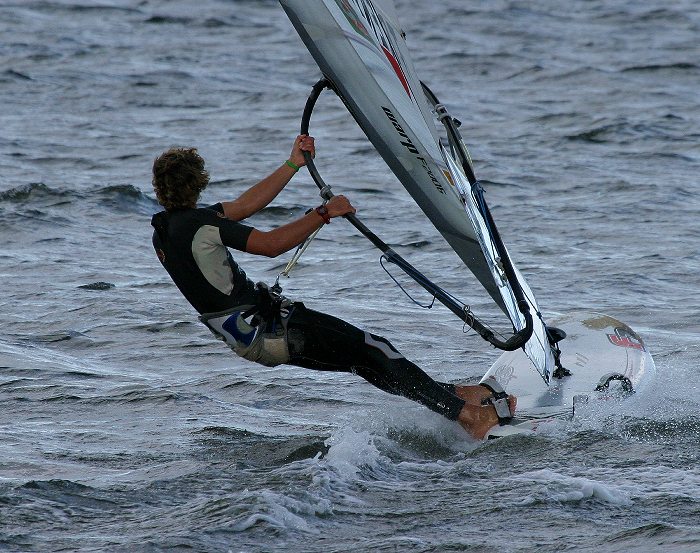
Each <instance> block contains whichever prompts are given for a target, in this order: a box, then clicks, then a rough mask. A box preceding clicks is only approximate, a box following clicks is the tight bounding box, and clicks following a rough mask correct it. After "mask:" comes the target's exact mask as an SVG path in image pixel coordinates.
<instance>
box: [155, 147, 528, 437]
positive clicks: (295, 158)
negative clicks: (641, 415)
mask: <svg viewBox="0 0 700 553" xmlns="http://www.w3.org/2000/svg"><path fill="white" fill-rule="evenodd" d="M304 151H306V152H309V153H311V154H312V155H313V154H314V139H313V138H312V137H310V136H306V135H300V136H298V137H297V138H296V140H295V141H294V145H293V148H292V152H291V155H290V157H289V159H287V160H286V161H285V162H284V163H283V164H281V166H280V167H279V168H277V169H276V170H275V171H274V172H273V173H272V174H270V175H269V176H267V177H266V178H264V179H263V180H261V181H260V182H258V183H257V184H255V185H253V186H252V187H250V188H249V189H248V190H246V191H245V192H244V193H243V194H241V195H240V196H239V197H238V198H237V199H235V200H232V201H224V202H220V203H217V204H214V205H210V206H206V207H197V201H198V200H199V196H200V194H201V192H202V191H203V190H204V189H205V188H206V186H207V185H208V183H209V174H208V172H207V170H206V169H205V166H204V165H205V163H204V160H203V159H202V157H201V156H200V155H199V154H198V153H197V150H196V149H195V148H171V149H169V150H167V151H166V152H164V153H163V154H161V155H160V156H158V157H157V158H156V160H155V162H154V164H153V187H154V190H155V193H156V197H157V199H158V202H159V203H160V204H161V205H162V206H163V207H164V208H165V210H164V211H161V212H160V213H157V214H155V215H154V216H153V219H152V221H151V224H152V225H153V227H154V228H155V231H154V233H153V246H154V248H155V250H156V253H157V255H158V259H159V260H160V262H161V264H162V265H163V267H164V268H165V269H166V270H167V271H168V273H169V274H170V276H171V278H172V279H173V281H174V282H175V284H176V286H177V287H178V288H179V290H180V291H181V292H182V294H183V295H184V296H185V298H186V299H187V301H189V302H190V304H191V305H192V306H193V307H194V309H196V310H197V312H198V313H199V314H200V320H201V321H202V322H203V323H204V324H205V325H207V326H208V327H209V329H210V330H211V331H212V332H213V333H214V334H215V335H216V336H217V337H218V338H220V339H222V340H224V341H225V342H226V343H227V344H228V345H229V346H230V347H231V348H232V349H233V350H234V351H235V352H236V353H237V354H238V355H239V356H241V357H243V358H245V359H248V360H250V361H254V362H256V363H260V364H262V365H265V366H270V367H274V366H277V365H282V364H287V365H294V366H297V367H304V368H308V369H315V370H322V371H337V372H350V373H355V374H357V375H359V376H361V377H362V378H364V379H365V380H366V381H368V382H369V383H370V384H372V385H374V386H376V387H377V388H379V389H381V390H383V391H385V392H388V393H391V394H395V395H400V396H403V397H406V398H408V399H411V400H413V401H417V402H419V403H421V404H423V405H425V406H426V407H428V408H429V409H431V410H432V411H435V412H436V413H439V414H441V415H443V416H445V417H447V418H448V419H450V420H454V421H457V422H458V423H459V424H460V425H461V426H462V427H463V428H464V429H465V430H467V432H469V433H470V434H471V435H472V436H473V437H475V438H477V439H482V438H483V437H484V436H485V435H486V433H487V432H488V430H489V429H490V428H492V427H493V426H495V425H497V424H499V422H500V423H505V422H507V421H509V420H510V417H511V416H512V412H513V411H514V409H515V398H514V397H512V396H507V395H506V394H505V393H504V392H503V390H502V389H501V388H500V387H499V386H498V384H497V383H496V382H495V381H494V382H493V385H489V386H486V385H480V386H455V385H452V384H446V383H442V382H437V381H435V380H433V379H432V378H430V376H428V375H427V374H426V373H425V372H424V371H423V370H421V369H420V368H419V367H418V366H417V365H415V364H414V363H412V362H411V361H409V360H408V359H406V358H405V357H404V356H403V355H401V354H400V353H399V351H398V350H397V349H396V348H395V347H394V346H393V345H392V344H391V343H390V342H389V341H388V340H387V339H386V338H383V337H381V336H377V335H375V334H372V333H369V332H366V331H364V330H360V329H359V328H357V327H355V326H353V325H351V324H349V323H347V322H345V321H343V320H341V319H338V318H336V317H332V316H330V315H327V314H324V313H321V312H318V311H315V310H312V309H309V308H307V307H306V306H305V305H304V304H303V303H301V302H298V301H290V300H288V299H287V298H284V297H282V296H279V295H278V294H276V293H274V291H271V290H270V289H268V288H267V287H266V286H265V285H262V284H260V283H259V284H257V285H256V284H254V283H253V282H252V281H251V280H250V279H249V278H248V277H247V276H246V274H245V272H244V271H243V269H242V268H241V267H240V266H239V264H238V263H237V261H236V260H235V259H234V258H233V256H232V255H231V252H230V251H229V248H232V249H234V250H239V251H242V252H247V253H251V254H254V255H263V256H267V257H276V256H278V255H280V254H282V253H284V252H286V251H289V250H291V249H292V248H294V247H296V246H298V245H299V244H301V243H302V242H304V240H306V238H308V237H309V236H310V235H311V234H312V233H313V232H315V231H316V230H317V229H319V228H320V227H321V226H323V225H324V224H328V223H330V221H331V219H333V218H336V217H342V216H344V215H346V214H348V213H355V208H354V207H353V206H352V204H351V203H350V201H349V200H348V199H347V198H346V197H344V196H334V197H333V198H332V199H331V200H330V201H329V202H328V203H326V204H325V205H322V206H319V207H317V208H316V209H314V210H309V212H307V213H306V214H305V215H304V216H302V217H299V218H298V219H296V220H295V221H292V222H291V223H288V224H286V225H283V226H281V227H279V228H276V229H273V230H271V231H260V230H257V229H255V228H254V227H251V226H249V225H246V224H244V223H242V222H241V221H244V220H245V219H247V218H248V217H250V216H251V215H253V214H255V213H257V212H258V211H260V210H261V209H263V208H265V207H266V206H267V205H268V204H269V203H270V202H271V201H272V200H274V199H275V198H276V197H277V195H278V194H279V193H280V192H282V190H283V189H284V187H285V186H286V185H287V183H288V182H290V180H291V178H292V177H293V176H294V174H295V173H296V172H297V171H298V170H299V168H300V167H302V166H304V165H305V160H304V154H303V152H304Z"/></svg>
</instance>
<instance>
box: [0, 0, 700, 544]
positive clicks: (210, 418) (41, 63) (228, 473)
mask: <svg viewBox="0 0 700 553" xmlns="http://www.w3.org/2000/svg"><path fill="white" fill-rule="evenodd" d="M397 4H398V6H399V8H400V12H401V15H402V22H403V24H404V26H405V28H406V31H407V33H408V40H409V45H410V47H411V49H412V51H413V53H414V57H415V61H416V63H417V66H418V67H419V69H420V73H421V77H422V78H423V80H425V81H426V82H427V83H429V84H430V86H431V87H432V88H433V89H434V90H435V91H436V92H437V93H438V94H439V95H440V97H441V99H442V100H443V101H444V102H445V103H447V105H448V106H449V107H450V110H451V111H452V112H453V113H454V114H455V115H457V116H459V117H460V119H461V120H462V121H463V122H464V125H463V127H462V130H463V132H464V134H465V138H466V140H467V141H468V143H469V144H470V145H471V153H472V155H473V157H474V159H475V164H476V169H477V173H478V175H479V176H480V177H481V178H482V180H483V181H484V183H485V186H486V188H487V194H488V196H487V198H488V200H489V202H490V204H491V207H492V211H493V212H494V215H495V217H496V219H497V221H498V224H499V228H500V230H501V232H502V234H503V235H504V237H505V240H506V242H507V244H508V246H509V249H510V251H511V253H512V255H513V257H514V258H515V260H516V261H517V262H518V264H519V266H520V269H521V270H522V271H523V273H525V274H526V275H527V277H528V279H529V281H530V284H531V286H532V288H533V289H534V290H535V291H536V293H537V294H538V296H539V300H540V305H541V307H542V309H543V311H544V313H545V315H556V314H559V313H566V312H567V311H570V310H572V309H581V308H583V309H593V310H597V311H601V312H605V313H608V314H610V315H613V316H616V317H618V318H620V319H622V320H624V321H625V322H627V323H628V324H630V325H631V326H632V327H633V328H635V329H636V330H637V331H639V332H640V333H641V334H642V335H643V336H644V337H645V339H646V340H647V343H648V345H649V347H650V349H651V351H652V354H653V355H654V358H655V361H656V365H657V368H658V376H657V379H656V380H655V381H654V382H653V383H652V384H651V386H650V388H649V389H648V390H647V391H646V392H645V393H643V394H638V395H637V397H635V398H633V399H632V400H629V401H628V402H625V403H611V404H610V405H606V406H605V409H604V410H600V411H596V412H593V413H588V414H587V415H586V416H585V417H583V418H581V419H579V420H576V421H571V422H562V423H561V424H557V425H552V426H550V427H548V428H546V429H544V430H543V431H541V432H539V433H537V434H536V435H533V436H528V437H521V438H514V439H507V440H499V441H496V442H492V443H488V444H477V443H474V442H471V441H470V440H469V439H467V438H465V436H464V434H463V433H462V432H461V430H460V429H459V428H457V427H455V425H453V424H451V423H449V422H447V421H445V420H443V419H441V418H440V417H438V416H437V415H434V414H432V413H430V412H429V411H427V410H426V409H424V408H422V407H420V406H418V405H414V404H412V403H410V402H408V401H407V400H402V399H400V398H394V397H389V396H386V395H385V394H382V393H381V392H379V391H376V390H375V389H373V388H371V387H370V386H369V385H368V384H365V383H364V382H363V381H360V380H358V379H357V378H355V377H352V376H350V375H340V376H339V375H332V374H330V375H329V374H320V373H315V372H312V371H305V370H302V369H296V368H292V367H279V368H274V369H268V368H262V367H257V366H254V365H252V364H250V363H248V362H246V361H244V360H242V359H238V358H236V357H235V356H233V355H232V354H231V353H230V352H229V351H228V350H227V349H226V348H225V347H224V346H223V345H222V344H221V343H220V342H217V341H215V340H213V339H212V337H211V336H210V335H209V333H208V331H207V330H206V329H205V328H204V327H202V326H201V325H200V324H199V323H197V321H196V317H195V314H194V312H193V311H192V309H191V308H190V307H189V306H188V305H187V303H186V302H185V300H184V299H183V298H182V297H181V296H180V295H179V293H178V291H177V290H176V288H175V287H174V285H173V284H172V283H171V282H170V280H169V278H168V276H167V275H166V274H165V273H164V272H163V270H162V268H161V267H160V265H159V263H158V261H157V259H156V258H155V256H154V254H153V252H152V249H151V246H150V234H151V228H150V225H149V221H150V215H151V214H152V213H153V212H155V211H156V210H158V205H157V203H156V202H155V199H154V196H153V193H152V191H151V189H150V166H151V162H152V159H153V158H154V157H155V156H156V155H157V154H159V153H160V152H161V151H163V150H164V149H165V148H167V147H169V146H171V145H174V144H179V145H194V146H197V147H198V148H199V149H200V151H201V153H202V154H203V155H204V156H205V157H206V158H207V160H208V165H209V168H210V172H211V174H212V177H213V178H212V181H213V182H212V184H211V186H210V188H209V189H208V190H207V191H206V193H205V197H204V201H207V202H212V203H213V202H215V201H217V200H221V199H229V198H233V197H235V196H236V194H238V193H240V192H241V191H243V190H244V189H245V187H246V186H247V185H250V184H251V183H253V182H255V180H256V179H258V178H260V177H262V176H264V175H265V174H267V172H269V171H271V170H272V169H274V168H275V167H277V165H278V164H279V163H280V162H282V161H283V160H284V159H286V157H287V155H288V150H289V148H290V146H291V142H292V139H293V137H294V136H295V134H296V133H297V132H298V125H299V117H300V115H301V110H302V108H303V105H304V102H305V98H306V95H307V94H308V91H309V89H310V86H311V84H313V82H315V80H316V79H317V78H318V77H319V73H318V70H317V68H316V66H315V65H314V63H313V61H312V60H311V57H310V56H309V55H308V53H307V52H306V50H305V48H304V47H303V46H302V44H301V42H300V40H299V39H298V38H297V36H296V34H295V33H294V31H293V29H292V27H291V24H290V23H289V22H288V21H287V19H286V17H285V15H284V13H283V11H282V9H281V8H280V7H279V5H278V4H277V3H276V2H274V1H272V0H269V1H268V0H260V1H256V0H236V1H223V0H201V1H200V2H197V3H194V2H186V1H184V0H177V1H165V0H158V1H156V0H143V1H142V0H123V1H120V2H117V1H115V0H99V1H94V2H88V1H86V0H74V1H56V0H42V1H35V0H22V1H20V0H17V1H15V2H12V1H9V2H8V1H5V2H2V3H0V37H1V38H0V60H1V63H0V105H1V106H2V112H1V113H2V114H1V115H0V233H1V236H2V239H3V248H2V249H1V250H0V275H1V280H0V283H1V284H0V290H1V291H2V293H1V294H0V306H1V309H2V311H1V312H2V318H1V319H0V368H1V371H0V405H1V406H2V408H1V409H0V550H3V551H37V552H45V551H205V552H219V551H221V552H228V551H232V552H268V551H292V552H297V551H299V552H307V551H309V552H311V551H314V552H315V551H318V552H320V551H323V552H345V551H353V552H356V551H387V552H389V551H392V552H393V551H397V552H404V551H405V552H432V551H435V552H443V551H471V552H497V551H498V552H531V551H537V552H554V551H583V552H588V551H590V552H593V551H595V552H596V553H606V552H627V551H641V552H648V551H664V552H665V551H671V552H699V551H700V467H699V466H698V461H699V458H700V453H699V447H698V443H699V441H700V423H699V422H698V413H699V411H700V401H699V400H698V397H697V395H698V391H699V389H698V384H697V381H698V374H699V371H698V368H697V365H698V360H699V359H700V346H699V342H700V339H699V338H700V306H699V303H700V302H699V301H698V298H699V297H700V296H699V295H698V289H699V287H700V252H699V250H700V200H699V199H698V191H699V188H700V187H699V185H698V176H697V175H698V174H699V173H700V146H699V145H698V143H699V141H700V102H699V100H700V96H699V93H698V90H699V88H700V5H699V4H698V3H697V2H694V1H690V0H680V1H677V2H673V3H669V2H660V1H658V0H651V1H649V2H643V3H639V2H632V1H630V0H609V1H605V2H604V1H601V0H592V1H587V2H574V3H572V2H556V1H550V2H542V1H533V2H506V1H496V2H488V3H479V2H465V1H464V0H446V1H444V2H428V1H422V0H421V1H418V0H416V1H414V2H408V1H406V0H399V1H398V2H397ZM312 130H313V133H314V134H315V135H316V136H317V143H318V157H317V162H318V164H319V166H320V167H321V169H322V171H323V173H324V175H326V177H327V179H328V180H329V181H330V182H331V183H333V184H334V188H335V190H336V192H342V193H346V194H347V195H348V196H349V197H351V199H352V200H353V201H354V203H355V204H356V205H357V207H358V209H359V214H360V215H361V216H362V218H363V220H364V221H365V222H366V223H367V224H368V225H369V226H370V227H371V228H373V229H374V230H375V231H376V232H377V233H378V234H379V235H381V236H383V237H384V238H385V239H386V240H387V241H388V242H390V243H391V244H393V245H395V246H396V247H397V248H398V249H399V250H400V251H401V253H403V254H404V255H406V256H407V257H409V258H410V259H411V260H413V261H414V262H415V264H416V265H417V266H419V267H422V268H424V269H425V270H426V272H427V273H429V274H430V275H431V276H433V277H435V278H437V279H439V280H440V282H442V283H444V284H445V285H446V287H448V288H450V289H452V290H455V291H458V292H459V295H460V296H462V297H464V299H465V300H466V301H468V302H470V303H471V305H472V306H473V307H474V308H475V310H477V311H487V309H488V307H487V303H486V298H485V297H484V295H483V294H479V293H478V288H477V287H475V286H474V281H473V279H472V278H471V277H469V276H468V275H465V271H464V270H463V269H462V268H461V266H460V263H459V261H458V260H457V258H456V256H454V255H453V254H452V253H451V252H450V251H449V249H448V247H447V246H446V245H445V244H444V242H442V240H441V239H440V238H439V236H438V235H437V233H436V232H435V231H434V230H431V228H430V227H429V225H428V224H427V223H426V222H425V219H424V217H423V216H422V215H421V214H420V212H419V211H418V209H417V208H416V207H415V205H414V204H413V202H412V200H411V199H410V198H409V197H408V196H407V194H406V193H405V192H404V191H403V189H402V188H401V187H400V185H399V184H398V183H397V182H396V181H395V179H394V178H393V177H392V176H391V174H390V173H389V171H388V170H387V168H386V166H385V165H384V164H383V162H382V161H381V159H380V158H379V157H378V156H377V155H376V154H375V153H374V152H373V150H372V149H371V147H369V144H368V142H367V141H366V140H365V139H364V138H363V136H362V135H361V133H360V132H359V130H358V129H357V128H356V125H355V123H354V122H353V120H352V119H351V118H350V117H349V116H348V115H347V113H346V112H345V111H344V109H343V107H342V105H341V104H340V102H339V101H338V100H336V99H333V98H331V97H330V95H329V96H328V97H326V96H324V97H323V98H322V100H321V101H320V103H319V107H318V108H317V113H316V114H315V116H314V120H313V122H312ZM317 202H318V199H317V196H316V192H315V187H314V186H313V184H312V183H311V181H310V179H309V178H308V176H306V175H304V174H301V173H300V175H299V176H297V177H296V179H295V181H294V183H293V184H292V185H290V187H289V189H288V190H287V191H285V193H284V194H283V195H282V196H281V197H280V198H279V199H278V200H277V201H276V202H275V204H274V207H270V208H269V209H267V210H265V212H264V213H263V214H262V216H259V217H257V218H256V219H254V220H253V221H251V222H252V223H253V224H256V225H259V226H260V228H270V227H272V226H275V225H279V224H283V223H285V222H287V221H289V220H290V219H291V218H292V217H294V216H296V215H299V214H301V213H303V211H304V210H305V209H306V208H307V207H310V206H314V205H316V204H317ZM377 259H378V254H377V252H376V251H374V250H373V249H372V247H371V246H370V245H369V244H368V243H367V242H366V241H365V240H364V238H362V237H360V236H358V235H357V233H356V232H355V231H354V230H353V229H352V228H351V227H350V226H349V225H347V224H344V223H342V222H339V223H337V224H335V223H334V224H333V225H331V226H329V227H328V228H326V229H324V231H323V232H322V234H321V235H320V237H319V238H318V239H317V241H316V242H315V243H314V244H313V246H312V247H311V248H310V250H309V251H308V252H307V254H306V255H305V257H304V258H303V260H302V262H301V264H300V265H299V267H298V268H297V269H296V270H295V272H294V273H293V274H292V278H291V279H289V280H286V281H285V282H284V284H285V289H286V292H287V294H288V295H290V296H291V297H294V298H297V299H303V300H304V301H305V302H306V303H307V305H309V306H311V307H314V308H317V309H321V310H325V311H328V312H331V313H334V314H337V315H339V316H342V317H344V318H347V319H349V320H351V321H354V322H356V323H358V324H360V325H362V326H364V327H366V328H367V329H369V330H372V331H374V332H377V333H380V334H383V335H385V336H387V337H388V338H390V339H391V340H392V341H393V342H394V343H395V345H396V346H397V347H399V348H400V349H401V350H402V351H403V353H404V354H405V355H406V356H407V357H409V358H411V359H414V360H415V361H416V362H418V363H419V364H420V365H421V366H423V367H425V368H426V370H427V371H428V372H430V373H431V374H433V375H435V376H436V377H438V378H440V379H442V380H446V381H452V382H455V381H459V380H463V379H465V378H473V377H477V376H479V375H480V374H481V373H483V372H484V371H485V370H486V368H488V366H489V364H490V363H491V362H493V360H494V359H495V358H496V356H497V353H496V352H495V351H494V350H492V349H490V348H488V347H485V346H484V345H483V343H482V342H480V341H478V340H477V339H476V338H475V337H474V336H471V335H468V334H464V333H463V331H462V327H461V325H460V324H456V323H455V322H454V320H453V318H451V316H450V315H449V313H447V311H446V310H444V309H441V308H436V309H433V310H431V311H423V310H420V309H419V308H417V307H415V306H413V305H412V304H411V303H410V302H409V301H408V300H407V299H405V298H404V296H403V295H402V294H401V292H400V291H399V290H397V289H396V288H395V286H394V284H393V283H392V282H391V280H390V279H389V278H388V277H386V275H385V274H384V272H383V271H382V269H381V267H380V266H379V264H378V262H377ZM239 260H240V261H241V262H242V263H243V265H244V266H245V268H246V269H247V271H248V272H249V274H250V275H251V276H252V277H253V278H255V279H256V280H266V281H268V282H272V281H273V280H274V277H275V275H276V274H277V272H278V271H279V270H280V269H281V267H282V266H283V264H284V263H285V262H286V257H285V259H279V260H268V259H262V258H260V259H256V258H254V257H252V256H247V255H244V254H239ZM418 296H420V293H418Z"/></svg>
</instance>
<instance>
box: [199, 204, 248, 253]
mask: <svg viewBox="0 0 700 553" xmlns="http://www.w3.org/2000/svg"><path fill="white" fill-rule="evenodd" d="M200 212H202V213H205V214H206V215H205V217H206V219H207V221H202V222H203V223H205V224H208V225H214V226H216V227H217V228H218V229H219V235H220V236H221V242H222V243H223V245H224V246H227V247H229V248H233V249H234V250H240V251H242V252H244V251H246V245H247V244H248V237H249V236H250V233H251V232H252V231H253V227H250V226H248V225H243V224H241V223H239V222H238V221H232V220H231V219H227V218H226V217H225V216H224V208H223V206H222V205H221V204H220V203H219V204H214V205H213V206H209V207H208V208H206V209H204V210H200Z"/></svg>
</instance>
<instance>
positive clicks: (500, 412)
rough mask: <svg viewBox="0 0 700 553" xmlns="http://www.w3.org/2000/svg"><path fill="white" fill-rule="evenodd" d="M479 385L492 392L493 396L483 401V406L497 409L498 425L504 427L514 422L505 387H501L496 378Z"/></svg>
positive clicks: (488, 379)
mask: <svg viewBox="0 0 700 553" xmlns="http://www.w3.org/2000/svg"><path fill="white" fill-rule="evenodd" d="M479 385H480V386H483V387H484V388H486V389H488V390H490V391H491V394H492V395H490V396H488V397H485V398H484V399H482V400H481V404H482V405H493V406H494V408H495V409H496V416H497V417H498V424H500V425H501V426H503V425H504V424H508V423H509V422H511V421H512V420H513V414H512V413H511V412H510V406H509V405H508V394H507V393H506V391H505V390H504V389H503V386H501V385H500V384H499V383H498V381H497V380H496V379H495V378H487V379H486V380H484V381H483V382H481V383H480V384H479Z"/></svg>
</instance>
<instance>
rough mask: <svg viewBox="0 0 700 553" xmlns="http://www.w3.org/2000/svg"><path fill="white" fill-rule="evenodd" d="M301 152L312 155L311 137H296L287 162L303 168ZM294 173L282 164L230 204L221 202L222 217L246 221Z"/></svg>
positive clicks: (282, 187)
mask: <svg viewBox="0 0 700 553" xmlns="http://www.w3.org/2000/svg"><path fill="white" fill-rule="evenodd" d="M303 152H309V153H310V154H311V155H314V153H315V150H314V139H313V137H311V136H307V135H299V136H297V138H296V139H295V140H294V146H293V147H292V153H291V154H290V156H289V161H290V162H292V163H293V164H294V165H296V166H297V167H303V166H304V165H306V161H305V160H304V153H303ZM295 173H296V169H294V168H293V167H290V166H289V165H287V163H284V164H282V165H281V166H280V167H279V168H278V169H277V170H275V171H274V172H273V173H272V174H271V175H269V176H267V177H265V178H264V179H263V180H261V181H260V182H258V183H257V184H255V185H253V186H251V187H250V188H249V189H248V190H246V191H245V192H244V193H243V194H241V195H240V196H239V197H238V198H237V199H235V200H233V201H231V202H221V205H222V206H223V208H224V215H226V218H227V219H232V220H233V221H242V220H243V219H247V218H248V217H250V216H251V215H253V214H255V213H257V212H258V211H260V210H261V209H263V208H264V207H266V206H267V205H268V204H269V203H270V202H271V201H272V200H274V199H275V198H276V197H277V195H278V194H279V193H280V192H282V190H283V189H284V187H285V186H286V185H287V183H288V182H289V181H290V180H291V178H292V177H293V176H294V174H295ZM312 232H313V231H312Z"/></svg>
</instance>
